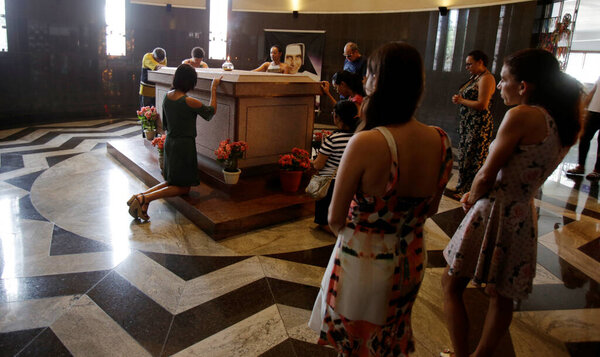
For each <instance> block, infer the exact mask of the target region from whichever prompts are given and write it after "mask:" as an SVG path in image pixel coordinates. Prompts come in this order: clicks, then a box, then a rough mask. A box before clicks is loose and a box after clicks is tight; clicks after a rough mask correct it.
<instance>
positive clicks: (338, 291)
mask: <svg viewBox="0 0 600 357" xmlns="http://www.w3.org/2000/svg"><path fill="white" fill-rule="evenodd" d="M367 68H368V70H367V80H366V84H365V89H366V92H367V95H368V96H367V98H366V99H365V102H364V106H363V109H364V111H363V120H362V122H361V125H362V126H363V127H362V130H360V131H359V132H358V133H356V134H354V136H353V137H352V139H350V141H349V143H348V145H347V146H346V150H345V151H344V155H343V156H342V161H341V163H340V166H339V169H338V173H337V182H336V184H335V188H334V190H333V199H332V202H331V205H330V206H329V226H330V228H331V230H332V231H333V232H334V233H335V235H336V236H337V237H338V238H337V242H336V244H335V248H334V249H333V253H332V255H331V258H330V260H329V264H328V266H327V269H326V271H325V275H324V276H323V280H322V283H321V289H320V291H319V295H318V296H317V300H316V301H315V306H314V308H313V313H312V316H311V319H310V322H309V326H310V327H311V328H313V329H314V330H316V331H319V332H320V339H319V343H321V344H329V345H332V346H333V347H334V348H335V349H336V350H337V351H338V353H339V355H340V356H406V355H408V354H409V353H410V352H413V351H414V340H413V334H412V328H411V320H410V317H411V310H412V306H413V303H414V301H415V298H416V297H417V293H418V291H419V287H420V285H421V280H422V279H423V275H424V273H425V267H426V265H427V262H426V256H427V253H426V250H425V247H424V237H423V234H424V232H423V225H424V223H425V220H426V219H427V218H428V217H430V216H431V215H432V214H434V213H435V212H437V209H438V205H439V202H440V198H441V195H442V192H443V191H444V187H445V186H446V183H447V182H448V177H449V174H450V171H451V169H452V151H451V145H450V141H449V139H448V136H447V135H446V133H445V132H444V131H443V130H442V129H440V128H436V127H431V126H428V125H425V124H422V123H419V122H418V121H417V120H416V119H415V117H414V116H413V115H414V113H415V110H416V109H417V106H418V104H419V101H420V99H421V95H422V94H423V89H424V85H425V82H424V76H423V62H422V61H421V56H420V55H419V53H418V52H417V50H416V49H415V48H414V47H412V46H410V45H408V44H406V43H401V42H392V43H388V44H386V45H383V46H382V47H380V48H379V49H378V50H377V51H375V53H374V54H373V55H372V56H371V57H370V58H369V62H368V67H367Z"/></svg>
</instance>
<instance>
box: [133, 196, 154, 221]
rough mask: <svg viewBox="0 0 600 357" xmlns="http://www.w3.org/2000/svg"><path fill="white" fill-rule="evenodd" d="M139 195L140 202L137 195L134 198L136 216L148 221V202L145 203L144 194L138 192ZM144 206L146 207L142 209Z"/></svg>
mask: <svg viewBox="0 0 600 357" xmlns="http://www.w3.org/2000/svg"><path fill="white" fill-rule="evenodd" d="M140 196H142V202H140V200H138V199H137V197H136V200H135V201H136V202H137V207H136V208H137V216H138V217H139V218H141V219H143V220H144V221H149V220H150V216H148V204H147V203H146V196H144V194H143V193H140ZM132 206H133V205H132ZM144 206H146V209H144Z"/></svg>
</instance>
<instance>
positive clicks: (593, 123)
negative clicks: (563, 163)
mask: <svg viewBox="0 0 600 357" xmlns="http://www.w3.org/2000/svg"><path fill="white" fill-rule="evenodd" d="M599 86H600V77H598V80H596V84H595V85H594V88H592V90H591V91H590V93H589V94H588V95H587V96H586V97H585V100H584V103H583V104H584V107H587V111H588V114H587V117H586V118H585V124H584V129H583V135H581V138H580V139H579V158H578V162H577V163H578V165H577V167H575V168H574V169H571V170H568V171H567V174H571V175H582V174H584V173H585V158H586V157H587V154H588V151H589V150H590V142H591V141H592V138H593V137H594V135H595V134H596V132H597V131H598V130H600V90H598V87H599ZM599 158H600V137H598V152H597V153H596V164H595V165H594V171H592V172H590V173H589V174H587V175H586V176H585V178H587V179H588V180H590V181H598V180H600V160H599Z"/></svg>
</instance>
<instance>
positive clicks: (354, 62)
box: [344, 42, 367, 80]
mask: <svg viewBox="0 0 600 357" xmlns="http://www.w3.org/2000/svg"><path fill="white" fill-rule="evenodd" d="M344 57H346V59H345V60H344V70H345V71H348V72H352V73H356V74H359V75H360V76H362V78H363V80H364V79H365V77H366V76H367V61H366V60H365V59H364V58H363V56H362V55H361V54H360V52H359V51H358V45H357V44H356V43H354V42H348V43H347V44H346V46H344Z"/></svg>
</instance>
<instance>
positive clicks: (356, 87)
mask: <svg viewBox="0 0 600 357" xmlns="http://www.w3.org/2000/svg"><path fill="white" fill-rule="evenodd" d="M331 81H332V82H333V83H335V84H338V85H339V84H340V83H342V82H344V83H346V85H347V86H348V88H350V90H351V91H353V92H354V93H356V94H359V95H361V96H363V97H364V96H365V90H364V88H363V83H362V76H361V75H359V74H355V73H352V72H348V71H339V72H335V73H334V74H333V77H331Z"/></svg>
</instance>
